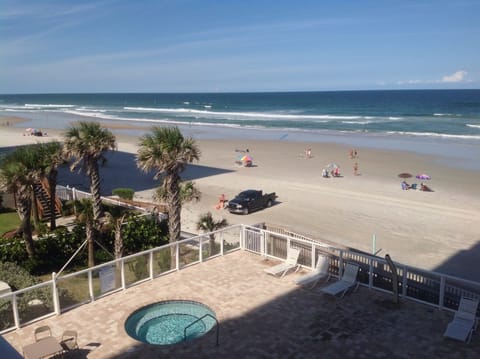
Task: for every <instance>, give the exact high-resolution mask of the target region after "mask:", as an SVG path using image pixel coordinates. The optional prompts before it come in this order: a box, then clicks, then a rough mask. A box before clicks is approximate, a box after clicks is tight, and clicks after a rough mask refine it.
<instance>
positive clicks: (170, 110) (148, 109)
mask: <svg viewBox="0 0 480 359" xmlns="http://www.w3.org/2000/svg"><path fill="white" fill-rule="evenodd" d="M123 109H124V110H126V111H134V112H159V113H177V114H189V115H191V114H197V115H203V116H224V117H225V116H234V117H242V118H263V119H276V120H278V119H287V120H302V119H305V120H324V121H325V120H357V119H363V118H365V117H362V116H339V115H289V114H281V113H265V112H224V111H207V110H195V109H188V108H158V107H124V108H123ZM325 122H327V121H325Z"/></svg>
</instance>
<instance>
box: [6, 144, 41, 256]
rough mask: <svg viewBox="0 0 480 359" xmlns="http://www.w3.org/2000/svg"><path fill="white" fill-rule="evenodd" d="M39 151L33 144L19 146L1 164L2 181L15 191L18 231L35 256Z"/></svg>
mask: <svg viewBox="0 0 480 359" xmlns="http://www.w3.org/2000/svg"><path fill="white" fill-rule="evenodd" d="M38 161H39V156H38V152H37V151H35V150H34V149H33V147H32V146H25V147H19V148H17V149H16V150H15V151H14V152H12V153H10V154H9V155H7V156H6V157H5V158H4V159H3V160H2V162H1V164H0V181H1V183H2V185H3V186H5V188H6V190H7V191H9V192H11V193H13V194H14V196H15V201H16V208H17V213H18V216H19V217H20V220H21V224H20V228H19V231H18V233H21V234H22V237H23V240H24V242H25V247H26V251H27V254H28V256H29V257H30V258H32V257H34V255H35V249H34V244H33V238H32V222H31V215H32V205H33V198H34V192H33V185H34V183H35V181H36V180H37V178H38V173H37V165H38Z"/></svg>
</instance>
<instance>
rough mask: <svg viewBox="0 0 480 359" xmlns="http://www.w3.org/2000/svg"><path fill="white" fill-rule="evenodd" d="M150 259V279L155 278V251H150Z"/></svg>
mask: <svg viewBox="0 0 480 359" xmlns="http://www.w3.org/2000/svg"><path fill="white" fill-rule="evenodd" d="M148 259H149V263H150V279H151V280H153V251H150V253H149V257H148Z"/></svg>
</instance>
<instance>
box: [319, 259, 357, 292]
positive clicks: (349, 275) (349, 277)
mask: <svg viewBox="0 0 480 359" xmlns="http://www.w3.org/2000/svg"><path fill="white" fill-rule="evenodd" d="M357 274H358V266H357V265H355V264H351V263H347V265H346V266H345V270H344V272H343V276H342V278H340V280H338V281H337V282H335V283H332V284H330V285H327V286H326V287H323V288H322V289H321V292H323V293H326V294H331V295H337V294H340V293H341V294H342V295H341V297H343V296H344V295H345V293H347V292H348V290H349V289H350V288H352V287H355V289H357V288H358V283H357Z"/></svg>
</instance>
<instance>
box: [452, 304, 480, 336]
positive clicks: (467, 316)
mask: <svg viewBox="0 0 480 359" xmlns="http://www.w3.org/2000/svg"><path fill="white" fill-rule="evenodd" d="M478 303H479V301H478V299H468V298H462V299H460V304H459V305H458V310H457V312H456V313H455V316H454V317H453V320H452V321H451V322H450V323H449V324H448V326H447V330H445V333H443V336H444V337H448V338H452V339H456V340H460V341H462V342H470V340H471V339H472V334H473V332H474V331H475V330H476V329H477V325H478V320H477V308H478Z"/></svg>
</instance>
